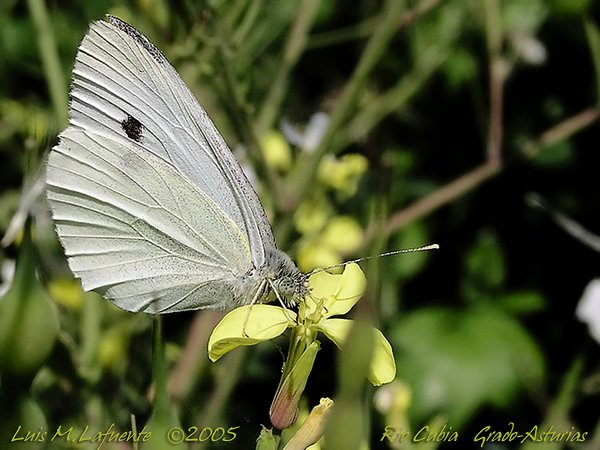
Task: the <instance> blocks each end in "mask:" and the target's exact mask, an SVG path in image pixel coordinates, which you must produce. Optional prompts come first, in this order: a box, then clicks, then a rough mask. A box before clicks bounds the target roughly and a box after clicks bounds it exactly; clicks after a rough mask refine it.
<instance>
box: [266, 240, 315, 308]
mask: <svg viewBox="0 0 600 450" xmlns="http://www.w3.org/2000/svg"><path fill="white" fill-rule="evenodd" d="M266 265H267V271H268V275H267V278H268V280H269V284H270V285H271V288H272V289H273V291H274V292H275V295H277V296H279V297H280V298H281V299H282V300H283V302H284V303H285V304H286V305H287V306H288V307H291V306H295V305H296V304H297V303H298V301H299V300H300V299H302V298H304V297H306V296H307V295H308V294H309V288H308V275H306V274H303V273H302V272H300V269H298V267H296V265H295V264H294V262H293V261H292V260H291V258H290V257H289V256H288V255H286V254H285V253H283V252H281V251H279V250H276V249H274V250H272V251H270V252H269V253H268V254H267V263H266Z"/></svg>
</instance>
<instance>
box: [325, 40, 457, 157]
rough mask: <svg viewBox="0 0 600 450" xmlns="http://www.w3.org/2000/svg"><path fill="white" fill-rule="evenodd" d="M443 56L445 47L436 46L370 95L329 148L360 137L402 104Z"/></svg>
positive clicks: (415, 92)
mask: <svg viewBox="0 0 600 450" xmlns="http://www.w3.org/2000/svg"><path fill="white" fill-rule="evenodd" d="M447 56H448V53H447V51H445V49H443V48H440V49H439V52H435V55H432V57H430V58H427V61H425V64H424V65H423V66H419V67H416V68H415V69H414V70H413V71H412V72H410V73H408V74H406V75H405V76H403V77H402V78H401V79H400V80H399V81H398V82H397V83H396V84H395V85H394V86H393V87H392V88H391V89H388V90H387V91H386V92H384V93H382V94H379V95H378V96H377V98H374V99H372V100H371V101H370V102H369V103H368V104H367V105H365V107H364V108H363V109H361V110H360V111H359V112H357V113H356V115H355V116H354V117H353V118H352V120H350V121H349V123H348V125H346V126H345V127H344V132H343V133H340V137H339V138H338V139H336V140H335V144H334V146H333V147H334V148H333V150H334V151H339V150H341V149H343V148H345V147H346V146H348V145H349V144H351V143H352V142H356V141H359V140H360V139H363V138H364V137H365V136H366V135H367V134H368V133H369V132H371V130H372V129H373V128H375V126H376V125H377V124H378V123H379V122H381V120H382V119H383V118H384V117H386V116H387V115H389V114H390V113H392V112H394V111H398V110H399V109H402V108H403V107H405V106H406V105H407V104H408V102H410V100H411V99H412V98H413V97H415V96H416V95H417V94H418V93H420V92H422V89H423V86H424V85H425V83H426V82H427V80H429V79H430V78H431V76H432V75H433V74H434V73H435V71H436V70H437V69H439V67H440V66H441V65H442V63H443V62H444V61H445V60H446V58H447Z"/></svg>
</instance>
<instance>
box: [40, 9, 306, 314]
mask: <svg viewBox="0 0 600 450" xmlns="http://www.w3.org/2000/svg"><path fill="white" fill-rule="evenodd" d="M59 139H60V140H59V143H58V145H56V147H54V148H53V149H52V151H51V152H50V156H49V158H48V169H47V197H48V201H49V203H50V207H51V209H52V215H53V218H54V221H55V224H56V230H57V232H58V236H59V238H60V240H61V242H62V244H63V246H64V248H65V253H66V255H67V258H68V262H69V266H70V268H71V270H72V271H73V273H74V274H75V275H76V276H77V277H78V278H80V279H81V281H82V284H83V287H84V289H85V290H95V291H98V292H100V293H101V294H103V295H104V296H105V297H107V298H108V299H110V300H112V301H113V302H114V303H115V304H116V305H117V306H119V307H121V308H123V309H126V310H128V311H145V312H148V313H166V312H175V311H185V310H193V309H199V308H222V309H231V308H234V307H236V306H239V305H243V304H250V303H253V302H263V301H266V300H268V298H269V295H270V293H271V292H274V293H275V294H276V295H280V296H281V297H283V299H284V300H285V301H286V302H287V303H288V304H290V305H291V304H294V303H295V302H296V301H297V300H298V299H299V298H301V297H303V296H305V295H306V294H307V287H306V276H305V275H303V274H302V273H301V272H300V271H299V270H298V268H297V267H296V266H295V265H294V263H293V262H292V261H291V259H290V258H289V257H288V256H287V255H286V254H285V253H283V252H281V251H279V250H278V249H277V247H276V244H275V239H274V237H273V232H272V230H271V227H270V225H269V222H268V220H267V217H266V214H265V211H264V209H263V207H262V205H261V204H260V201H259V199H258V197H257V195H256V193H255V192H254V190H253V188H252V186H251V185H250V183H249V182H248V180H247V178H246V177H245V176H244V174H243V172H242V169H241V167H240V165H239V164H238V162H237V161H236V160H235V158H234V156H233V154H232V153H231V151H230V150H229V148H228V147H227V145H226V144H225V142H224V141H223V138H222V137H221V135H220V134H219V132H218V131H217V130H216V128H215V126H214V125H213V123H212V122H211V120H210V119H209V118H208V116H207V114H206V111H204V109H203V108H202V107H201V106H200V105H199V104H198V102H197V101H196V99H195V98H194V96H193V95H192V93H191V92H190V91H189V89H188V88H187V87H186V85H185V84H184V83H183V81H182V80H181V78H180V77H179V75H178V74H177V72H176V71H175V69H174V68H173V67H172V66H171V65H170V64H169V62H168V61H167V59H166V58H165V57H164V55H163V54H162V53H161V52H160V50H158V48H156V47H155V46H154V44H152V43H151V42H150V41H149V40H148V38H146V37H145V36H143V35H142V34H141V33H139V32H138V31H137V30H136V29H135V28H133V27H131V26H130V25H129V24H127V23H125V22H123V21H121V20H120V19H117V18H116V17H112V16H107V21H98V22H94V23H93V24H92V25H91V27H90V30H89V31H88V33H87V35H86V36H85V37H84V39H83V41H82V42H81V45H80V47H79V51H78V53H77V57H76V60H75V67H74V69H73V83H72V89H71V103H70V121H69V126H68V128H67V129H66V130H64V131H63V132H62V133H61V134H60V136H59Z"/></svg>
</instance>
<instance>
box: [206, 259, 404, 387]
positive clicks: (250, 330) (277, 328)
mask: <svg viewBox="0 0 600 450" xmlns="http://www.w3.org/2000/svg"><path fill="white" fill-rule="evenodd" d="M308 285H309V288H310V294H309V295H308V296H307V297H306V298H305V299H304V300H303V301H301V302H300V304H299V307H298V315H296V313H294V312H293V311H290V310H288V309H285V308H282V307H280V306H275V305H252V306H247V305H246V306H242V307H240V308H237V309H235V310H233V311H231V312H230V313H228V314H227V315H226V316H225V317H224V318H223V319H222V320H221V321H220V322H219V323H218V324H217V326H216V327H215V329H214V330H213V332H212V334H211V337H210V339H209V342H208V354H209V358H210V359H211V361H213V362H214V361H216V360H218V359H219V358H220V357H222V356H223V355H224V354H226V353H227V352H230V351H231V350H233V349H235V348H237V347H239V346H241V345H255V344H258V343H259V342H262V341H266V340H270V339H273V338H275V337H277V336H279V335H281V334H283V332H284V331H285V330H286V329H288V328H291V329H292V333H293V334H294V336H296V337H298V339H299V340H300V341H303V348H304V349H306V348H308V347H309V346H310V344H311V343H312V342H314V341H316V337H317V335H318V333H322V334H324V335H325V336H327V337H328V338H329V339H331V340H332V341H333V342H334V343H335V344H336V345H337V346H338V347H339V346H341V345H342V344H343V342H344V340H345V338H346V336H347V334H348V331H349V330H350V327H351V326H352V320H350V319H341V318H334V317H333V316H339V315H344V314H346V313H347V312H348V311H350V309H352V307H353V306H354V305H355V304H356V302H358V300H359V299H360V297H361V296H362V295H363V293H364V290H365V287H366V279H365V276H364V273H363V272H362V270H361V269H360V267H359V266H358V265H357V264H348V265H347V266H346V267H345V268H344V271H343V272H342V273H341V274H330V273H327V272H324V271H321V272H317V273H314V274H313V275H311V276H310V277H309V279H308ZM373 332H374V333H375V348H374V352H373V358H372V360H371V367H370V373H369V380H370V381H371V383H372V384H373V385H375V386H379V385H381V384H384V383H388V382H390V381H392V380H393V379H394V378H395V376H396V364H395V361H394V355H393V353H392V347H391V345H390V343H389V342H388V341H387V339H386V338H385V337H384V336H383V334H382V333H381V331H379V330H378V329H376V328H374V329H373Z"/></svg>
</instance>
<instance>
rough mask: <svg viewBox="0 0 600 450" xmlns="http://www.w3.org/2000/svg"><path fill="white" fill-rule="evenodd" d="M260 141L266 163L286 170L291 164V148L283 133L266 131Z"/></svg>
mask: <svg viewBox="0 0 600 450" xmlns="http://www.w3.org/2000/svg"><path fill="white" fill-rule="evenodd" d="M261 143H262V148H263V151H264V155H265V159H266V161H267V164H269V166H271V167H273V168H275V169H277V170H280V171H282V172H287V171H288V170H289V169H290V167H291V166H292V150H291V149H290V145H289V144H288V142H287V141H286V140H285V138H284V137H283V135H282V134H281V133H279V132H278V131H275V130H271V131H268V132H267V133H265V135H264V136H263V138H262V142H261Z"/></svg>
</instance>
